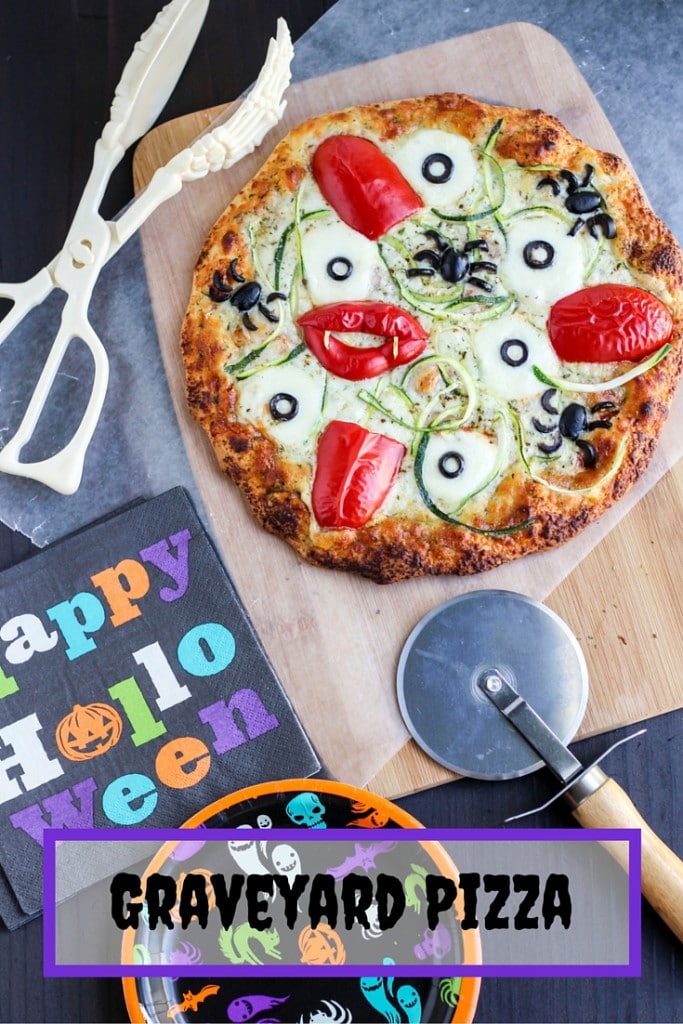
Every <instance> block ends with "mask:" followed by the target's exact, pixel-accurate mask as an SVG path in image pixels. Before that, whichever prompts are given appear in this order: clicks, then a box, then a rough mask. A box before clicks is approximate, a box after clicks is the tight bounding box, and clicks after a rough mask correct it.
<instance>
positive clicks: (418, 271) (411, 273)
mask: <svg viewBox="0 0 683 1024" xmlns="http://www.w3.org/2000/svg"><path fill="white" fill-rule="evenodd" d="M435 273H436V271H435V270H434V268H433V267H408V269H407V270H406V277H434V274H435Z"/></svg>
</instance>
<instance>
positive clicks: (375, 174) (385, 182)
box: [312, 135, 424, 241]
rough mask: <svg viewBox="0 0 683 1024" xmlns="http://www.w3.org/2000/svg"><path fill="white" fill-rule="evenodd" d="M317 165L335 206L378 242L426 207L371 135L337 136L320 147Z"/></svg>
mask: <svg viewBox="0 0 683 1024" xmlns="http://www.w3.org/2000/svg"><path fill="white" fill-rule="evenodd" d="M312 166H313V177H314V178H315V180H316V182H317V184H318V188H319V189H320V191H321V192H322V194H323V195H324V197H325V199H326V200H327V201H328V203H329V204H330V206H332V207H333V208H334V210H335V211H336V212H337V214H338V215H339V217H340V218H341V219H342V220H343V221H345V223H346V224H348V225H349V227H352V228H353V229H354V230H355V231H359V232H360V233H361V234H362V235H365V237H366V238H371V239H373V241H374V240H375V239H377V238H379V237H380V235H384V234H386V232H387V231H389V229H390V228H393V226H394V224H398V223H399V222H400V221H402V220H405V218H406V217H409V216H410V215H411V214H412V213H415V212H416V211H417V210H420V209H421V208H422V207H423V206H424V203H423V202H422V200H421V199H420V197H419V195H418V194H417V192H415V191H414V190H413V188H412V187H411V186H410V185H409V184H408V182H407V181H406V179H405V178H404V177H403V175H402V174H401V172H400V171H399V169H398V167H397V166H396V164H395V163H394V162H393V161H392V160H390V159H389V157H388V156H387V155H386V154H385V153H383V152H382V150H381V149H379V148H378V147H377V146H376V145H375V144H374V142H370V140H369V139H361V138H358V136H356V135H332V136H330V137H329V138H327V139H325V140H324V141H323V142H321V143H320V145H319V146H318V148H317V149H316V151H315V153H314V154H313V162H312Z"/></svg>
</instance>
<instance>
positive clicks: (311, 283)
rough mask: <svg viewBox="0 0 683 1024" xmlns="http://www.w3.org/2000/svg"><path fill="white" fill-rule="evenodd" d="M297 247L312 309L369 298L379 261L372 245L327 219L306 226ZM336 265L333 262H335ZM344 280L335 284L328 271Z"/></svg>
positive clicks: (351, 229) (350, 230) (346, 227)
mask: <svg viewBox="0 0 683 1024" xmlns="http://www.w3.org/2000/svg"><path fill="white" fill-rule="evenodd" d="M301 246H302V253H303V260H304V268H305V272H306V286H307V288H308V291H309V294H310V296H311V299H312V301H313V304H314V305H315V306H324V305H326V304H327V303H328V302H352V301H354V300H355V301H358V300H362V299H367V298H370V296H371V295H372V294H373V292H374V290H375V284H376V281H375V278H376V276H377V274H378V273H379V272H380V267H381V261H380V258H379V252H378V249H377V246H376V244H375V243H374V242H371V241H370V240H369V239H367V238H365V237H364V235H361V234H359V233H358V232H357V231H354V230H353V228H350V227H349V226H348V225H347V224H343V223H342V222H341V221H334V222H332V223H330V222H329V221H328V220H327V218H324V219H323V221H322V222H321V221H317V222H315V223H311V224H310V225H308V226H306V227H305V229H304V230H303V231H302V237H301ZM335 261H336V262H335ZM347 269H348V271H349V272H348V276H346V277H344V279H343V280H341V281H340V280H335V278H334V277H332V276H331V273H330V271H332V272H333V273H336V274H338V275H340V276H341V275H343V274H345V273H346V271H347Z"/></svg>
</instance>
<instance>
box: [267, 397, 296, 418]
mask: <svg viewBox="0 0 683 1024" xmlns="http://www.w3.org/2000/svg"><path fill="white" fill-rule="evenodd" d="M268 408H269V410H270V415H271V416H272V417H273V419H274V420H284V421H285V422H286V421H287V420H293V419H294V417H295V416H296V414H297V413H298V411H299V401H298V399H296V398H295V397H294V395H288V394H287V392H286V391H278V393H277V394H276V395H273V397H272V398H271V400H270V402H269V403H268Z"/></svg>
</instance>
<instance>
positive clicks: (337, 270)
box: [327, 256, 353, 281]
mask: <svg viewBox="0 0 683 1024" xmlns="http://www.w3.org/2000/svg"><path fill="white" fill-rule="evenodd" d="M327 273H328V274H329V275H330V277H331V278H332V280H333V281H346V279H347V278H348V277H351V274H352V273H353V263H352V262H351V260H349V259H347V258H346V256H334V257H333V258H332V259H331V260H330V262H329V263H328V264H327Z"/></svg>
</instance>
